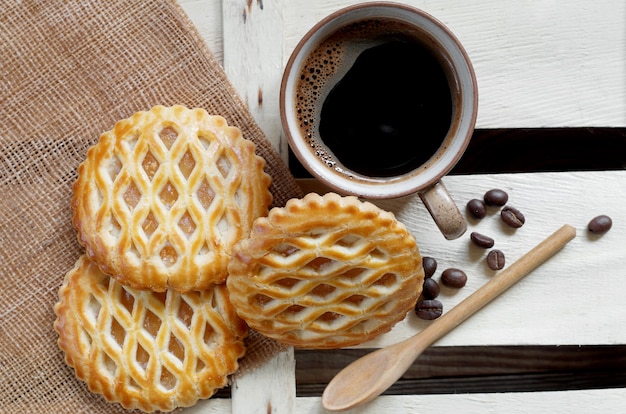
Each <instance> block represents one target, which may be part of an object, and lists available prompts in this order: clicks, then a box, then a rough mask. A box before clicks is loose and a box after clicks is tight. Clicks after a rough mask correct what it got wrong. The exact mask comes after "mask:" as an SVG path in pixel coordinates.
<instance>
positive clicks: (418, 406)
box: [184, 388, 626, 414]
mask: <svg viewBox="0 0 626 414" xmlns="http://www.w3.org/2000/svg"><path fill="white" fill-rule="evenodd" d="M624 401H626V389H624V388H616V389H601V390H576V391H555V392H520V393H493V394H452V393H451V394H437V395H394V396H386V395H383V396H381V397H378V398H377V399H375V400H374V401H372V402H371V403H369V404H366V405H363V406H361V407H358V408H355V409H353V410H348V411H345V413H347V414H351V413H361V414H378V413H383V412H384V413H403V414H424V413H428V412H437V413H464V414H489V413H494V414H495V413H498V414H499V413H507V414H518V413H519V414H526V413H530V412H536V413H554V414H557V413H567V414H587V413H591V412H598V413H615V412H622V411H623V409H624ZM203 403H204V406H201V405H200V404H198V405H197V406H195V407H191V408H187V409H185V410H184V412H185V414H189V413H191V414H211V413H220V414H230V413H232V412H234V411H232V410H231V408H230V404H229V403H228V400H223V399H213V400H207V401H205V402H203ZM209 403H211V404H209ZM274 412H278V411H274ZM329 412H330V411H327V410H325V409H324V408H323V407H322V403H321V399H320V398H318V397H300V398H298V399H297V402H296V407H295V409H294V410H293V411H289V412H286V413H288V414H328V413H329Z"/></svg>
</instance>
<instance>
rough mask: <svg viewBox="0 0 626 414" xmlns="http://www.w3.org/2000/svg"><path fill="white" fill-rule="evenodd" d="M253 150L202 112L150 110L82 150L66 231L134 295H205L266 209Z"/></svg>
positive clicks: (264, 184)
mask: <svg viewBox="0 0 626 414" xmlns="http://www.w3.org/2000/svg"><path fill="white" fill-rule="evenodd" d="M254 151H255V145H254V143H252V142H251V141H249V140H246V139H244V138H243V137H242V135H241V131H240V130H239V129H238V128H236V127H232V126H228V125H227V123H226V120H225V119H224V118H222V117H220V116H214V115H209V114H207V112H206V111H204V110H203V109H187V108H185V107H183V106H174V107H163V106H156V107H154V108H152V109H151V110H150V111H147V112H137V113H136V114H134V115H133V116H132V117H130V118H128V119H125V120H122V121H119V122H118V123H117V124H116V125H115V127H114V128H113V130H111V131H108V132H106V133H104V134H102V136H101V137H100V140H99V142H98V143H97V144H96V145H95V146H93V147H92V148H90V149H89V151H88V152H87V159H86V160H85V161H84V162H83V163H82V164H81V165H80V167H79V168H78V180H77V181H76V183H75V184H74V187H73V188H74V197H73V199H72V208H73V209H74V217H73V224H74V226H75V227H76V229H77V230H78V232H79V235H78V239H79V241H80V243H81V244H82V245H83V246H84V247H85V248H86V253H87V255H88V256H89V258H90V259H91V260H92V261H93V262H94V263H96V264H97V265H98V266H100V269H101V270H102V271H103V272H105V273H107V274H109V275H111V276H113V277H115V278H116V279H118V280H119V281H120V282H122V283H124V284H127V285H130V286H132V287H135V288H143V289H146V288H148V289H151V290H154V291H164V290H165V289H169V288H173V289H176V290H179V291H188V290H199V289H205V288H207V287H208V286H209V285H210V284H212V283H221V282H223V281H224V280H225V278H226V269H227V265H228V261H229V259H230V253H231V249H232V246H233V245H234V244H235V243H236V242H237V241H239V240H240V239H241V238H243V237H244V236H246V235H247V234H248V231H249V230H250V226H251V225H252V222H253V221H254V219H256V218H257V217H260V216H264V215H266V214H267V211H268V208H269V205H270V203H271V201H272V196H271V193H270V192H269V189H268V188H269V185H270V181H271V179H270V177H269V176H268V175H267V174H266V173H265V172H264V170H263V169H264V166H265V161H264V160H263V159H262V158H261V157H259V156H257V155H255V153H254Z"/></svg>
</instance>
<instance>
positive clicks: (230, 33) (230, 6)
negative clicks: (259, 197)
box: [223, 0, 287, 161]
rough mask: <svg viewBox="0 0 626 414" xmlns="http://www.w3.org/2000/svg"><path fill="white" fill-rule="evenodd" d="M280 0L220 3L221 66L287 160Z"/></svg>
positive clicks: (281, 9) (230, 0) (264, 130)
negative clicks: (280, 99) (280, 108)
mask: <svg viewBox="0 0 626 414" xmlns="http://www.w3.org/2000/svg"><path fill="white" fill-rule="evenodd" d="M283 8H284V6H283V1H282V0H262V1H261V0H257V1H252V0H239V1H237V0H226V1H224V3H223V16H224V17H223V26H224V69H225V70H226V74H227V75H228V78H229V80H230V81H231V83H233V85H234V86H235V89H236V90H237V91H238V92H239V94H240V95H241V96H242V97H243V99H244V101H245V102H246V103H247V104H248V109H249V110H250V112H251V113H252V116H253V117H254V119H255V120H256V122H257V123H258V124H259V127H261V129H262V130H263V132H264V133H265V135H266V137H267V139H268V140H269V141H270V142H271V143H272V145H274V148H276V149H277V150H278V151H279V153H280V154H281V156H282V158H283V159H284V160H285V161H286V160H287V142H286V141H285V139H284V138H282V137H283V133H282V126H281V122H280V115H279V112H278V97H279V90H280V80H281V76H282V62H283V48H284V46H283V45H284V35H283V14H282V13H283Z"/></svg>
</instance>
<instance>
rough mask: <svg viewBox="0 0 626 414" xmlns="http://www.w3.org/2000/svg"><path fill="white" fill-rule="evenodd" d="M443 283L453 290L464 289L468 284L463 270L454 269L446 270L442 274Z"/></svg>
mask: <svg viewBox="0 0 626 414" xmlns="http://www.w3.org/2000/svg"><path fill="white" fill-rule="evenodd" d="M441 283H443V284H444V285H446V286H448V287H451V288H456V289H459V288H462V287H463V286H465V284H466V283H467V275H466V274H465V272H464V271H462V270H461V269H455V268H453V267H451V268H449V269H446V270H444V271H443V273H442V274H441Z"/></svg>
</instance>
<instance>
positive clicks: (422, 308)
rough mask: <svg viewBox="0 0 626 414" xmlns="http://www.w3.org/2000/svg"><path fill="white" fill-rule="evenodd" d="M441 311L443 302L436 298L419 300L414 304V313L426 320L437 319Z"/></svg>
mask: <svg viewBox="0 0 626 414" xmlns="http://www.w3.org/2000/svg"><path fill="white" fill-rule="evenodd" d="M442 313H443V304H442V303H441V302H439V301H438V300H437V299H426V300H421V301H419V302H417V303H416V304H415V314H416V315H417V317H418V318H420V319H424V320H427V321H430V320H433V319H437V318H438V317H440V316H441V314H442Z"/></svg>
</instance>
